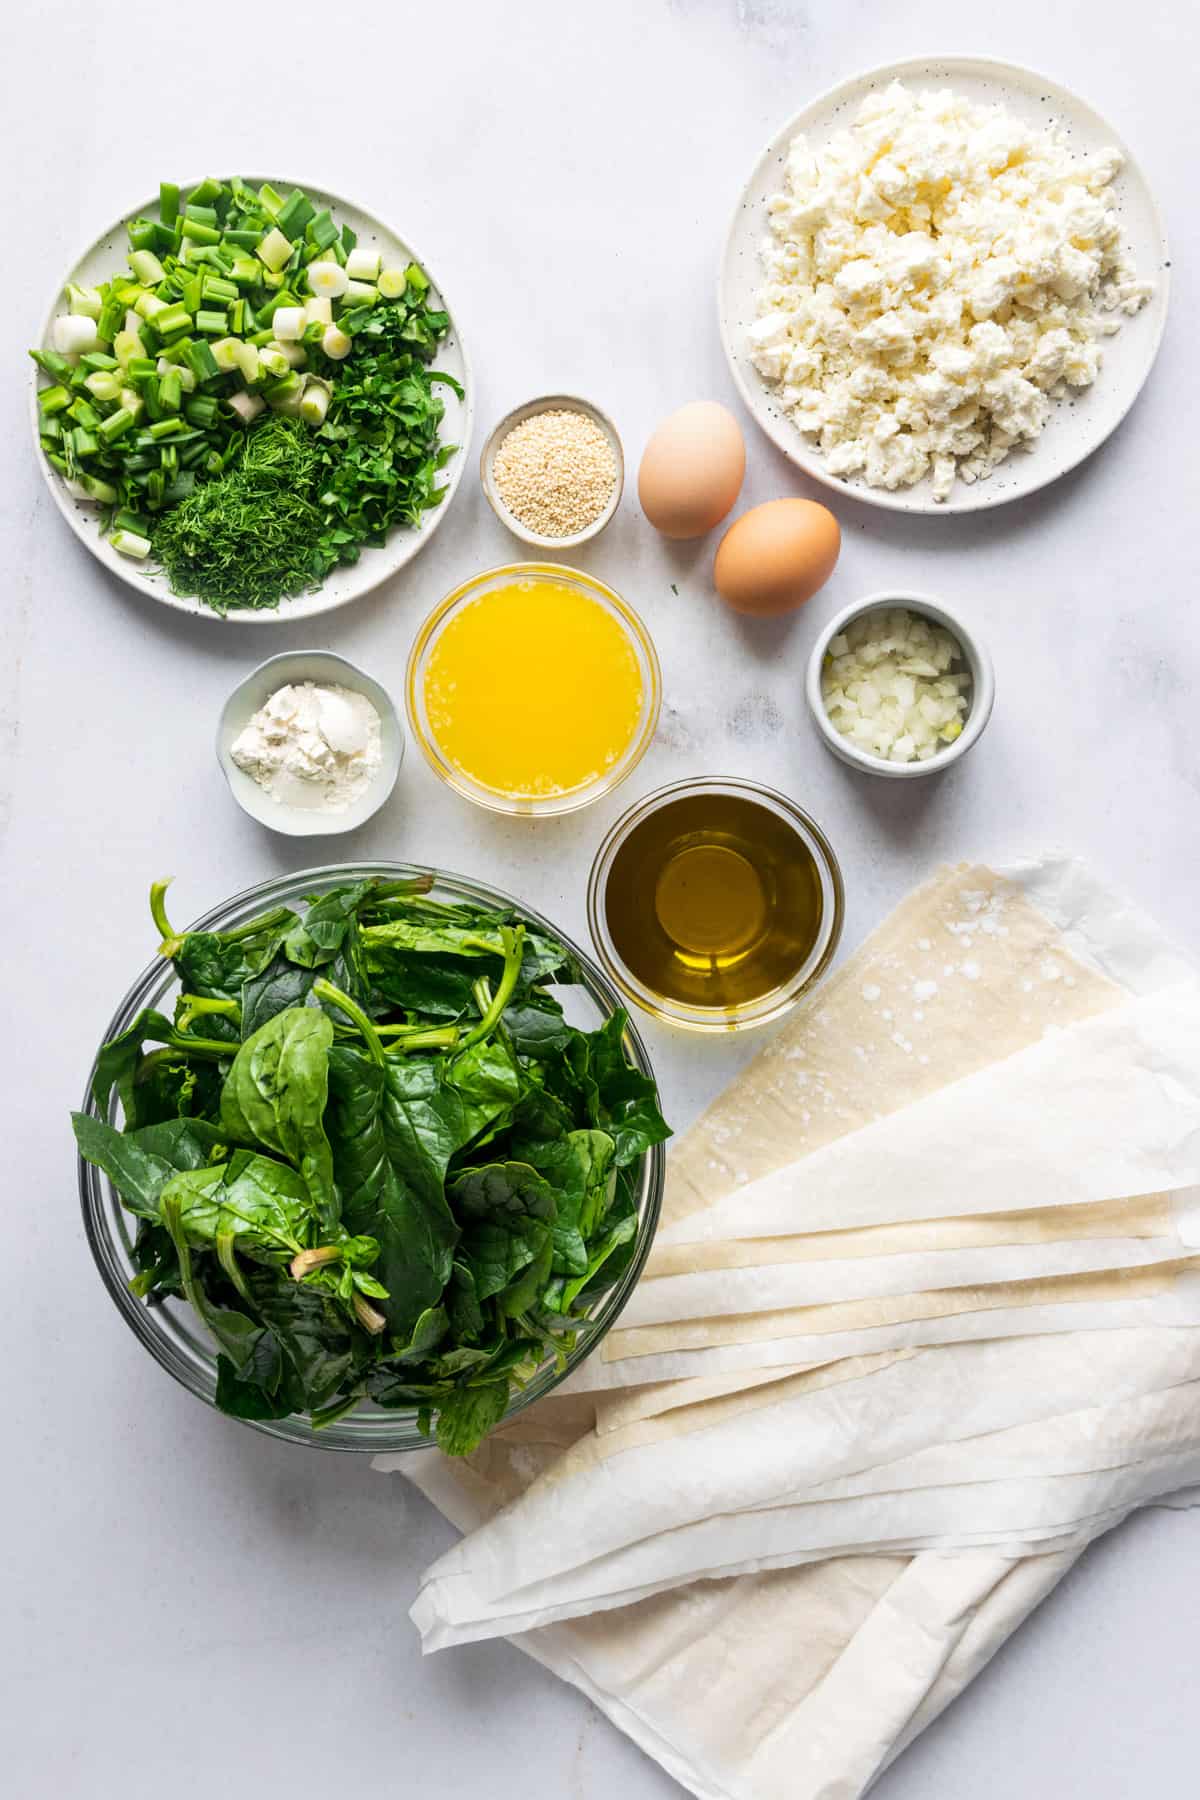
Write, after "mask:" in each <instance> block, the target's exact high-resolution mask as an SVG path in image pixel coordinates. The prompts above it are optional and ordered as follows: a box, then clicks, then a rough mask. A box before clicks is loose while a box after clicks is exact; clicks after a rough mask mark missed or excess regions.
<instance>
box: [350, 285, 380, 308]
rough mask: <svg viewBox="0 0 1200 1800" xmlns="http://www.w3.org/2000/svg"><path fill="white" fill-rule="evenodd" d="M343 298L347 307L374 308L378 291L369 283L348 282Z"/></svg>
mask: <svg viewBox="0 0 1200 1800" xmlns="http://www.w3.org/2000/svg"><path fill="white" fill-rule="evenodd" d="M344 298H345V300H346V304H347V305H348V306H374V304H375V302H376V301H377V300H378V298H379V289H378V288H377V287H372V285H371V283H370V282H369V281H348V282H347V283H346V292H345V296H344Z"/></svg>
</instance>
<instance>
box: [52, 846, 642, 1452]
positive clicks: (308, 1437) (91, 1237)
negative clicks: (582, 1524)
mask: <svg viewBox="0 0 1200 1800" xmlns="http://www.w3.org/2000/svg"><path fill="white" fill-rule="evenodd" d="M419 874H432V875H433V876H434V878H435V888H434V891H435V892H436V893H440V894H444V895H446V896H447V897H456V898H460V899H466V900H473V901H476V902H478V903H480V904H483V905H488V906H511V907H513V908H515V910H516V911H517V912H518V913H519V914H520V915H521V916H522V917H523V918H526V919H528V920H529V921H530V923H531V924H534V925H537V926H539V927H540V928H542V929H543V930H545V931H546V932H548V933H549V934H550V935H551V936H553V937H556V938H557V939H558V941H559V942H560V943H562V944H564V945H565V946H566V947H567V949H569V950H570V951H571V952H572V954H573V955H574V956H575V957H576V958H577V960H578V963H579V968H580V973H581V976H582V982H581V985H582V987H583V989H584V991H585V992H586V993H587V994H588V996H589V998H590V999H591V1001H592V1003H593V1004H594V1005H595V1006H596V1007H597V1008H598V1009H599V1011H600V1012H601V1013H602V1014H603V1015H604V1016H605V1017H608V1016H610V1015H611V1014H612V1013H613V1012H614V1011H616V1010H617V1009H618V1007H623V1005H624V1001H623V1000H622V998H621V996H620V994H619V993H618V991H617V989H616V988H615V986H614V984H613V983H612V982H611V981H610V980H609V979H608V977H607V976H606V975H605V974H604V972H603V970H601V969H600V968H598V967H597V966H596V964H595V962H594V961H593V960H592V958H591V957H590V956H588V955H587V953H586V952H585V951H583V950H582V949H580V947H579V945H578V944H576V943H575V942H574V940H573V939H571V938H570V937H568V936H567V934H566V933H565V932H562V931H560V930H559V929H558V927H557V926H556V925H555V924H553V923H552V921H550V920H549V919H547V918H546V917H545V916H544V914H542V913H539V912H538V911H537V910H536V909H535V908H534V907H531V906H528V905H526V903H525V902H524V901H521V900H517V899H515V898H514V897H513V896H512V895H510V894H506V893H504V892H503V891H502V890H501V889H499V888H493V887H488V886H486V885H484V884H483V883H482V882H477V881H473V880H472V879H471V878H470V877H468V876H463V875H456V874H453V873H451V872H450V871H449V870H443V869H434V868H431V867H429V866H427V865H420V864H415V863H397V862H357V863H331V864H325V865H323V866H321V867H319V868H314V869H302V870H298V871H297V872H295V873H292V874H283V875H276V876H272V877H271V878H270V879H269V880H267V881H263V882H259V883H258V884H257V885H255V886H254V887H250V888H245V889H243V890H242V892H241V893H239V894H234V895H232V896H231V897H230V898H229V899H227V900H224V901H222V902H221V903H220V904H219V905H217V906H214V907H213V908H212V909H211V910H210V911H209V912H206V913H205V914H204V915H203V917H202V918H199V919H197V920H195V921H194V922H193V923H192V924H191V925H189V926H188V928H187V929H188V930H190V931H204V930H211V929H213V928H220V927H222V926H232V925H234V924H237V923H241V922H243V921H244V920H245V919H246V918H248V917H252V916H253V914H254V913H256V912H258V911H261V910H263V909H264V908H265V907H268V906H272V905H280V904H285V903H293V902H294V901H296V900H297V899H302V898H303V897H304V896H305V895H306V894H308V893H311V892H314V891H317V890H318V889H319V888H320V887H321V885H322V884H323V885H324V886H326V887H332V886H336V885H337V884H338V883H340V882H346V881H358V880H362V879H365V878H366V877H369V876H373V875H379V876H383V877H385V878H387V879H403V878H404V877H406V876H412V875H419ZM174 984H175V976H174V972H173V970H172V968H171V965H170V964H169V963H167V962H164V961H162V960H161V959H159V958H155V960H154V961H152V962H151V963H149V964H148V965H147V966H146V968H144V969H143V970H142V972H141V974H140V975H139V976H138V977H137V979H136V981H135V982H134V983H133V985H132V986H131V987H130V989H129V991H128V992H127V993H126V995H125V997H124V998H123V999H122V1001H121V1003H120V1005H119V1006H118V1007H117V1010H116V1012H115V1013H114V1014H113V1017H112V1019H111V1020H110V1022H109V1024H108V1026H107V1028H106V1029H105V1032H104V1035H103V1038H102V1039H101V1042H102V1043H107V1042H108V1040H109V1039H110V1038H112V1037H115V1036H116V1035H117V1034H118V1033H119V1032H121V1031H123V1030H125V1029H126V1027H127V1026H128V1025H130V1024H131V1023H132V1022H133V1020H134V1019H135V1018H136V1016H137V1014H138V1013H139V1012H140V1011H141V1010H142V1009H143V1007H146V1006H151V1005H154V1004H155V1002H156V1001H157V1000H158V999H159V998H160V997H161V996H162V994H163V993H165V992H169V990H170V989H171V987H172V986H173V985H174ZM625 1044H626V1048H627V1050H628V1052H629V1054H630V1055H631V1056H632V1058H633V1061H634V1063H635V1065H636V1066H637V1068H638V1069H639V1070H640V1071H641V1072H642V1073H643V1074H645V1075H650V1076H651V1077H653V1073H654V1071H653V1068H652V1066H651V1063H650V1058H649V1056H648V1054H647V1052H646V1047H645V1045H644V1044H643V1042H642V1039H641V1037H640V1035H639V1033H638V1030H637V1027H636V1025H635V1024H634V1023H633V1021H632V1019H630V1020H629V1021H628V1024H627V1027H626V1034H625ZM94 1074H95V1064H94V1063H93V1065H92V1069H91V1071H89V1074H88V1080H87V1088H86V1090H85V1093H84V1098H83V1101H82V1104H81V1111H83V1112H86V1113H90V1114H91V1115H92V1116H93V1117H94V1118H99V1117H100V1116H101V1114H100V1112H99V1109H98V1108H97V1107H96V1104H95V1102H94V1100H93V1098H92V1079H93V1076H94ZM76 1163H77V1170H78V1183H79V1199H80V1205H81V1208H82V1211H83V1224H84V1230H85V1232H86V1234H87V1240H88V1245H89V1248H90V1249H91V1252H92V1257H93V1259H94V1261H95V1263H96V1267H97V1269H98V1270H99V1272H100V1276H101V1279H102V1280H103V1282H104V1285H105V1287H106V1288H107V1289H108V1292H109V1294H110V1295H111V1297H112V1299H113V1302H114V1303H115V1305H116V1307H117V1310H118V1312H119V1313H120V1314H121V1317H122V1318H123V1319H124V1320H125V1323H126V1324H127V1325H128V1326H129V1327H130V1329H131V1330H132V1332H133V1333H134V1336H135V1337H136V1338H137V1339H138V1341H139V1342H140V1343H141V1344H142V1345H143V1346H144V1347H145V1348H146V1349H147V1350H148V1351H149V1352H150V1354H151V1355H152V1356H153V1357H154V1359H155V1361H156V1362H157V1363H158V1364H159V1365H160V1367H162V1368H164V1369H166V1371H167V1373H168V1374H170V1375H172V1376H174V1378H175V1380H176V1381H178V1382H179V1383H180V1384H181V1385H182V1386H183V1387H185V1388H186V1389H187V1390H188V1392H189V1393H191V1394H195V1395H196V1396H197V1398H198V1399H201V1400H203V1401H205V1402H206V1403H207V1404H208V1405H210V1406H215V1404H216V1363H215V1359H214V1356H213V1354H212V1353H211V1352H209V1351H206V1350H202V1349H201V1347H200V1345H199V1343H198V1341H192V1340H191V1338H190V1336H189V1335H188V1334H186V1333H184V1332H183V1331H182V1330H181V1329H176V1330H174V1331H168V1330H167V1329H166V1327H165V1324H164V1321H163V1317H162V1315H163V1314H164V1313H167V1312H168V1308H170V1309H171V1311H170V1313H169V1314H168V1317H170V1318H171V1319H172V1320H174V1319H175V1318H176V1317H177V1318H178V1319H179V1320H180V1321H183V1320H184V1319H186V1320H187V1321H188V1324H189V1326H190V1324H191V1309H190V1308H188V1307H179V1308H178V1310H177V1311H176V1310H175V1308H174V1303H172V1302H168V1303H167V1305H166V1306H165V1307H150V1306H147V1305H146V1303H145V1302H144V1301H142V1300H139V1299H136V1298H135V1297H134V1295H132V1294H131V1293H130V1292H129V1287H128V1282H129V1278H130V1276H131V1275H132V1274H133V1273H134V1270H133V1265H132V1263H131V1262H130V1261H129V1259H128V1255H127V1252H126V1251H125V1249H124V1246H123V1245H122V1243H121V1241H120V1238H119V1236H118V1234H117V1232H116V1231H115V1230H114V1224H115V1222H117V1221H119V1220H128V1219H129V1216H130V1215H128V1214H127V1213H125V1211H124V1208H123V1207H122V1206H121V1203H120V1200H119V1199H118V1198H117V1195H116V1192H115V1190H114V1188H113V1186H112V1183H111V1182H110V1181H109V1180H108V1178H107V1177H106V1176H105V1175H103V1174H102V1173H101V1171H100V1170H99V1169H97V1168H95V1167H94V1165H93V1164H91V1163H88V1162H85V1161H84V1159H83V1158H82V1157H81V1156H78V1155H77V1156H76ZM665 1173H666V1152H665V1149H664V1147H663V1145H661V1144H656V1145H655V1146H654V1147H653V1149H651V1150H650V1151H649V1153H648V1154H647V1155H646V1156H644V1157H643V1158H642V1160H641V1165H640V1168H639V1171H638V1174H639V1180H638V1217H639V1228H638V1239H637V1247H636V1252H635V1255H634V1258H633V1261H632V1262H631V1263H630V1265H629V1268H628V1269H627V1270H626V1271H625V1274H624V1275H623V1276H622V1278H621V1280H620V1281H619V1282H618V1283H617V1285H616V1286H615V1287H613V1288H612V1289H610V1291H609V1292H608V1293H607V1294H604V1295H603V1296H602V1297H601V1300H600V1304H599V1306H598V1308H597V1311H596V1312H595V1313H594V1314H593V1315H592V1317H591V1318H590V1319H588V1320H587V1321H586V1323H585V1324H584V1325H582V1326H581V1328H580V1332H579V1338H578V1341H577V1343H576V1345H575V1348H574V1350H573V1351H572V1352H571V1354H570V1356H568V1358H567V1360H566V1366H565V1368H563V1369H561V1370H560V1369H558V1368H557V1367H556V1366H555V1365H554V1364H553V1363H550V1364H547V1365H545V1366H544V1367H543V1368H542V1369H540V1370H539V1371H538V1373H537V1374H536V1375H535V1376H534V1378H533V1379H532V1381H530V1382H529V1383H528V1385H527V1386H526V1387H525V1388H524V1389H523V1390H522V1391H521V1392H520V1393H518V1394H517V1395H516V1396H515V1398H514V1400H513V1402H512V1404H511V1405H510V1407H509V1415H508V1416H511V1415H512V1414H514V1413H517V1412H520V1411H522V1410H523V1409H524V1408H525V1407H526V1406H529V1405H531V1404H532V1403H533V1402H534V1401H535V1400H539V1399H541V1398H542V1397H543V1396H544V1395H546V1394H548V1393H550V1392H551V1390H552V1389H554V1388H556V1387H558V1385H559V1384H560V1382H562V1381H565V1380H566V1379H567V1377H568V1376H569V1375H571V1374H572V1373H573V1372H574V1371H575V1370H576V1369H577V1368H578V1367H579V1366H580V1364H581V1363H582V1362H584V1361H585V1360H586V1358H587V1357H588V1356H590V1355H591V1354H592V1352H593V1351H594V1350H595V1349H596V1348H597V1347H598V1345H599V1344H600V1342H601V1340H602V1339H603V1338H604V1336H605V1335H606V1333H607V1332H608V1331H609V1329H610V1328H611V1326H612V1325H613V1323H614V1321H615V1320H616V1318H617V1316H618V1314H619V1313H620V1312H621V1310H622V1308H623V1307H624V1305H625V1303H626V1301H627V1300H628V1299H629V1296H630V1294H631V1293H632V1292H633V1289H634V1287H635V1286H636V1285H637V1281H638V1278H639V1276H640V1275H641V1272H642V1269H643V1267H644V1265H645V1261H646V1258H647V1256H648V1255H649V1253H650V1246H651V1244H652V1243H653V1241H654V1234H655V1231H656V1229H657V1226H658V1218H659V1211H660V1209H661V1206H662V1195H663V1186H664V1181H665ZM236 1422H237V1423H239V1424H244V1425H249V1426H250V1427H251V1428H252V1429H253V1430H255V1431H261V1432H264V1433H265V1434H266V1435H267V1436H268V1437H274V1438H281V1439H283V1440H284V1441H285V1442H287V1443H292V1444H306V1445H309V1446H312V1447H314V1448H317V1449H323V1450H342V1451H352V1452H358V1453H360V1454H362V1453H366V1454H370V1455H381V1454H384V1453H392V1452H395V1451H403V1450H423V1449H428V1448H429V1446H430V1441H431V1440H430V1439H429V1438H427V1437H426V1436H424V1434H423V1433H421V1432H420V1431H418V1430H417V1425H416V1412H415V1409H414V1410H412V1411H402V1410H399V1409H397V1410H396V1411H394V1412H393V1411H385V1410H383V1409H382V1408H374V1407H372V1408H367V1409H363V1410H360V1411H359V1412H356V1413H351V1414H349V1415H348V1416H347V1417H345V1418H343V1419H339V1420H337V1421H336V1422H335V1423H334V1424H332V1425H329V1426H326V1427H325V1428H324V1429H323V1430H321V1431H315V1430H314V1429H313V1427H312V1425H311V1424H310V1423H309V1422H308V1420H307V1419H305V1418H302V1417H300V1416H298V1415H292V1416H290V1417H289V1418H286V1419H244V1420H238V1421H236Z"/></svg>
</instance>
